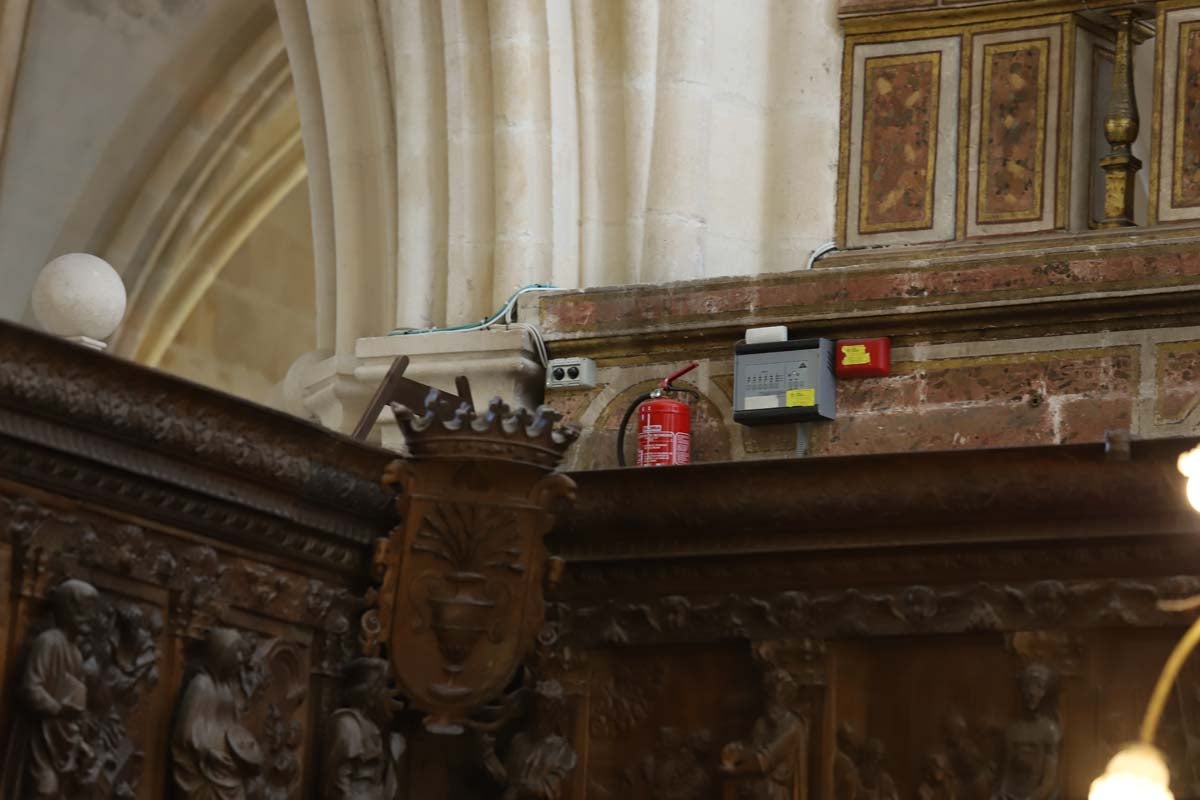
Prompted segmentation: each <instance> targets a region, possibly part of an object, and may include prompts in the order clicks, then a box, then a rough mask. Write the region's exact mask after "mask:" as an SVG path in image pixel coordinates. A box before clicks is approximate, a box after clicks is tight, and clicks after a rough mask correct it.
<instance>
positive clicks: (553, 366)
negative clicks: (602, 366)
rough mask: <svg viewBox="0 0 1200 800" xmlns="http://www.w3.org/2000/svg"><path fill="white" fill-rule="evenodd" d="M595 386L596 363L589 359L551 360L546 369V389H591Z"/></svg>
mask: <svg viewBox="0 0 1200 800" xmlns="http://www.w3.org/2000/svg"><path fill="white" fill-rule="evenodd" d="M595 385H596V362H595V361H592V360H591V359H590V358H552V359H550V364H549V365H548V366H547V367H546V388H547V389H591V388H593V387H595Z"/></svg>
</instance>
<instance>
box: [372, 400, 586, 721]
mask: <svg viewBox="0 0 1200 800" xmlns="http://www.w3.org/2000/svg"><path fill="white" fill-rule="evenodd" d="M425 406H426V410H425V412H424V413H423V414H417V413H415V412H413V411H412V410H410V409H408V408H407V407H405V406H402V405H399V404H393V405H392V408H393V411H394V412H395V415H396V419H397V421H398V422H399V424H400V426H401V429H402V430H403V431H404V434H405V437H406V439H407V441H408V446H409V449H410V452H411V453H412V459H411V460H407V461H400V460H398V461H395V462H393V463H392V464H391V465H390V466H389V467H388V469H387V473H386V475H385V476H384V483H385V484H386V485H388V486H391V487H393V488H395V489H396V490H397V491H398V496H397V498H396V508H397V510H398V512H399V514H400V518H401V524H400V525H399V526H397V527H396V528H395V529H394V530H393V531H392V533H391V535H390V536H389V538H387V539H384V540H380V542H379V543H378V546H377V549H376V553H375V560H374V567H375V575H376V578H377V579H378V580H379V582H380V585H379V587H378V589H377V590H373V591H372V592H371V594H370V596H369V597H368V602H369V604H370V605H371V606H372V608H371V609H370V610H369V611H368V612H367V613H366V614H365V615H364V618H363V631H362V633H363V643H364V648H365V650H366V654H367V655H376V654H378V655H383V654H385V653H386V655H387V657H388V658H389V659H390V661H391V665H392V672H393V675H394V677H395V679H396V682H397V685H398V687H399V689H400V690H401V692H403V694H404V695H405V696H406V697H407V698H409V700H410V702H411V704H412V705H413V706H414V707H415V708H417V709H419V710H421V711H424V712H426V714H427V715H428V716H427V717H426V720H425V724H426V727H427V728H428V729H430V730H432V731H435V732H445V733H457V732H460V731H462V730H463V729H464V728H465V727H468V726H470V725H471V722H470V716H471V712H472V711H473V710H475V709H478V708H479V707H480V706H482V705H484V704H486V703H488V702H489V701H492V700H494V699H496V698H497V697H498V696H499V695H500V693H501V692H502V691H503V690H504V688H505V687H506V685H507V684H508V683H509V682H510V681H511V680H512V678H513V676H514V674H515V673H516V671H517V669H518V667H519V666H520V665H521V663H522V662H523V661H524V660H525V658H526V657H527V656H528V655H529V653H530V651H531V650H532V648H533V645H534V643H535V641H536V638H537V635H538V632H539V631H540V630H541V628H542V626H543V623H544V617H545V610H544V600H543V582H544V581H545V580H546V578H547V575H548V574H549V575H551V576H553V573H554V566H553V564H552V562H551V559H549V558H548V556H547V553H546V549H545V546H544V544H543V541H542V539H543V537H544V536H545V535H546V533H548V532H549V530H550V529H551V527H552V526H553V523H554V518H555V514H556V512H558V511H560V510H562V509H564V508H566V507H567V506H568V505H569V504H571V503H573V502H574V495H575V483H574V482H573V481H572V480H571V479H570V478H568V477H567V476H566V475H563V474H561V473H555V472H552V471H551V470H553V469H554V467H556V466H557V465H558V463H559V461H560V460H561V458H562V455H563V453H564V452H565V450H566V448H567V447H568V446H570V444H571V442H573V441H574V440H575V438H576V437H577V436H578V430H577V429H575V428H574V427H570V426H562V427H559V426H557V425H556V424H555V423H556V422H557V421H558V419H559V417H558V415H557V414H555V413H554V412H552V411H550V410H549V409H547V408H545V407H542V408H539V409H538V410H537V412H536V413H533V414H530V413H529V412H527V411H525V410H521V409H519V410H516V411H511V410H510V409H509V408H508V407H507V406H505V405H504V404H503V403H501V402H500V401H499V399H496V400H493V401H492V402H491V404H490V405H489V406H488V408H487V409H486V410H485V411H482V412H476V411H475V409H474V408H473V407H472V406H471V405H469V404H467V403H461V404H459V405H458V406H457V407H452V406H451V404H450V403H448V402H446V401H445V400H444V399H443V396H442V395H441V394H440V393H438V392H437V391H436V390H433V391H431V392H430V394H429V396H428V397H427V398H426V401H425ZM548 566H549V567H550V568H549V569H548Z"/></svg>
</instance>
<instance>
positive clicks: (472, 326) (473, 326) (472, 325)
mask: <svg viewBox="0 0 1200 800" xmlns="http://www.w3.org/2000/svg"><path fill="white" fill-rule="evenodd" d="M557 288H559V287H557V286H555V285H554V284H551V283H531V284H529V285H528V286H522V287H521V288H520V289H517V290H516V291H515V292H513V293H512V296H511V297H509V298H508V302H506V303H505V304H504V305H502V306H500V310H499V311H497V312H496V313H495V314H493V315H492V316H490V317H487V318H485V319H484V320H483V321H482V322H467V323H464V324H462V325H447V326H444V327H441V328H408V329H406V330H400V329H396V330H393V331H391V332H390V333H388V336H408V335H409V334H413V333H447V332H449V331H473V330H478V329H481V328H486V327H488V326H489V325H493V324H495V322H496V320H498V319H500V318H501V317H503V316H504V315H505V314H506V313H508V310H509V309H510V308H512V305H513V303H514V302H516V299H517V298H518V297H520V296H521V295H522V294H524V293H525V292H530V291H536V290H538V289H557Z"/></svg>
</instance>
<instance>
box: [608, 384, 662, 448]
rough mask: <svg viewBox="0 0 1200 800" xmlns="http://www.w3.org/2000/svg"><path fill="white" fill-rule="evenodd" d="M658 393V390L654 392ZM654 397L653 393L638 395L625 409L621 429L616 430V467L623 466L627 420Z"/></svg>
mask: <svg viewBox="0 0 1200 800" xmlns="http://www.w3.org/2000/svg"><path fill="white" fill-rule="evenodd" d="M655 391H658V390H655ZM653 397H654V392H646V393H645V394H640V395H638V398H637V399H636V400H634V401H633V403H631V404H630V406H629V408H627V409H625V416H623V417H621V427H619V428H617V466H619V467H623V466H625V429H626V428H628V427H629V420H630V419H631V418H632V417H633V413H634V412H635V411H637V410H638V406H640V405H641V404H642V403H644V402H646V401H647V400H650V399H652V398H653Z"/></svg>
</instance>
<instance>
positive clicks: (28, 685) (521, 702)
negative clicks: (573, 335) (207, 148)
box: [0, 325, 1200, 800]
mask: <svg viewBox="0 0 1200 800" xmlns="http://www.w3.org/2000/svg"><path fill="white" fill-rule="evenodd" d="M411 388H412V387H411V386H410V387H409V389H410V390H411ZM464 389H465V391H464ZM459 394H460V396H459V397H456V396H453V395H449V394H447V393H437V392H433V393H430V394H428V395H423V396H422V397H421V399H420V402H415V401H414V399H413V394H412V391H409V392H408V393H407V394H403V393H402V394H401V395H400V398H401V400H402V402H400V403H396V404H394V405H393V412H394V413H395V415H396V417H397V420H398V422H399V424H400V425H401V426H402V428H403V430H404V431H405V434H406V436H407V439H408V442H409V453H408V454H407V455H406V456H405V457H403V458H399V459H397V458H396V454H394V453H390V452H388V451H384V450H381V449H378V448H375V447H372V446H369V445H366V444H363V443H360V442H358V441H355V440H353V439H350V438H346V437H342V436H339V435H336V434H333V433H330V432H328V431H325V430H323V429H320V428H318V427H316V426H314V425H310V424H307V423H305V422H302V421H300V420H297V419H293V418H291V417H287V416H285V415H282V414H278V413H275V412H272V411H269V410H267V409H264V408H260V407H258V406H254V405H252V404H249V403H245V402H242V401H239V400H235V399H233V398H231V397H228V396H224V395H221V394H218V393H214V392H211V391H208V390H205V389H201V388H199V387H197V386H194V385H191V384H188V383H186V382H183V381H180V380H177V379H174V378H170V377H168V376H166V375H164V374H161V373H158V372H155V371H152V370H147V369H144V368H141V367H139V366H136V365H134V364H131V363H127V362H123V361H120V360H117V359H113V358H110V357H107V356H104V355H99V354H96V353H92V352H88V351H85V350H83V349H81V348H78V347H76V346H74V345H71V344H69V343H66V342H62V341H59V340H56V339H52V338H49V337H46V336H43V335H40V334H37V333H34V332H31V331H28V330H25V329H22V328H18V327H15V326H9V325H0V586H2V587H3V588H4V590H5V592H4V595H3V602H0V636H3V641H4V646H3V647H2V648H0V673H2V674H3V676H4V680H3V683H2V684H0V725H2V728H0V730H2V731H3V732H2V734H0V737H2V738H0V758H3V761H2V764H3V772H2V774H0V798H4V800H26V798H90V797H94V798H142V799H143V800H147V799H149V798H165V797H173V798H180V799H182V800H200V799H201V798H203V799H207V798H221V799H222V800H241V799H242V798H246V799H249V798H271V800H283V798H297V799H298V798H322V799H325V798H328V799H329V800H341V799H342V798H355V799H356V800H367V799H370V800H393V798H420V799H422V800H424V799H425V798H430V799H431V800H433V799H436V798H506V799H507V800H583V798H587V799H588V800H605V799H606V798H619V799H620V800H631V799H634V800H636V799H639V798H647V799H649V798H655V799H659V798H662V799H665V800H674V799H676V798H678V799H679V800H682V799H683V798H689V800H690V799H692V798H701V799H706V800H734V799H735V798H762V799H763V800H767V799H768V798H769V799H770V800H798V798H811V799H812V800H818V798H820V799H826V798H827V799H829V800H835V799H836V800H848V799H850V798H853V799H854V800H865V799H867V798H870V799H871V800H888V799H890V798H921V800H950V799H951V798H958V799H962V800H992V798H1003V799H1004V800H1027V799H1028V800H1034V799H1036V800H1050V798H1056V797H1058V798H1083V797H1085V796H1086V794H1087V787H1088V784H1089V782H1090V781H1091V779H1092V778H1093V777H1094V776H1095V775H1097V774H1098V773H1099V772H1100V771H1101V769H1102V768H1103V765H1104V763H1105V761H1106V759H1107V758H1108V757H1109V756H1110V755H1111V754H1112V753H1113V752H1114V751H1115V750H1116V749H1117V748H1118V747H1120V746H1121V745H1122V744H1123V743H1124V742H1126V741H1127V740H1131V739H1133V738H1135V735H1136V726H1137V722H1138V719H1139V716H1140V712H1141V708H1142V706H1143V704H1144V702H1145V699H1146V697H1147V695H1148V693H1149V689H1150V685H1151V683H1152V681H1153V677H1154V675H1155V674H1156V672H1157V668H1158V666H1159V664H1160V663H1161V661H1162V659H1163V657H1164V656H1165V654H1166V652H1167V651H1168V650H1169V649H1170V647H1171V645H1172V644H1173V642H1174V640H1175V638H1176V637H1177V635H1178V633H1179V630H1180V629H1181V628H1182V627H1183V626H1184V625H1186V624H1188V623H1189V622H1190V618H1189V616H1188V615H1186V614H1184V615H1180V614H1178V613H1175V612H1171V611H1167V610H1163V608H1162V607H1161V606H1160V601H1161V600H1163V599H1168V598H1174V597H1181V596H1186V595H1189V594H1194V593H1196V592H1197V591H1198V590H1200V577H1197V576H1198V575H1200V570H1198V566H1200V538H1198V537H1200V524H1198V523H1197V519H1196V516H1195V514H1194V513H1193V512H1191V511H1190V510H1189V509H1188V508H1187V507H1186V503H1185V501H1184V498H1183V491H1182V477H1181V476H1180V475H1179V474H1178V472H1177V471H1176V470H1175V458H1176V456H1177V455H1178V454H1179V453H1180V452H1182V451H1183V450H1184V449H1186V447H1187V446H1188V445H1190V444H1191V442H1183V441H1180V440H1158V441H1149V442H1137V441H1135V442H1133V443H1132V444H1130V443H1129V442H1128V441H1127V440H1121V439H1114V440H1113V442H1111V443H1110V446H1109V447H1108V448H1105V447H1103V446H1100V445H1095V446H1091V445H1087V446H1085V445H1079V446H1061V447H1045V448H1029V449H1017V450H995V451H974V452H948V453H910V454H899V455H882V456H864V457H855V458H828V459H812V460H803V459H797V460H787V461H774V462H740V463H721V464H705V465H693V466H689V467H682V468H672V469H658V470H639V469H628V470H604V471H593V472H578V473H574V474H572V475H567V474H564V473H561V472H557V471H555V468H556V466H557V465H558V463H559V459H560V458H561V456H562V454H563V452H564V451H565V449H566V448H567V447H568V446H569V445H570V443H571V441H572V439H573V436H574V430H573V429H572V428H571V427H570V426H563V425H561V424H558V422H557V418H556V416H555V415H554V414H553V413H551V412H549V411H547V410H545V409H542V410H539V411H537V412H535V413H528V412H525V411H519V410H511V409H508V408H507V407H505V406H504V405H503V404H501V403H499V402H498V401H497V402H492V403H490V404H489V405H487V406H486V407H483V406H479V407H476V406H475V404H473V403H472V402H471V401H470V396H469V387H466V386H463V387H460V392H459ZM386 399H388V398H387V397H382V398H381V400H386ZM547 534H548V535H547ZM550 554H553V556H554V557H550ZM1198 743H1200V669H1197V668H1191V669H1189V670H1188V671H1187V672H1185V675H1184V677H1183V679H1182V680H1181V681H1180V682H1179V684H1178V686H1177V689H1176V693H1175V696H1174V697H1173V700H1172V704H1171V707H1170V708H1169V709H1168V712H1167V716H1166V718H1165V719H1164V722H1163V725H1162V728H1161V735H1160V741H1159V744H1160V746H1161V748H1162V749H1163V750H1164V751H1165V752H1166V753H1167V755H1168V757H1169V759H1170V761H1171V766H1172V775H1173V777H1174V782H1175V783H1174V786H1173V789H1174V791H1175V793H1176V796H1177V797H1181V798H1186V797H1198V796H1200V760H1198V759H1197V758H1196V754H1197V752H1200V745H1198Z"/></svg>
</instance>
